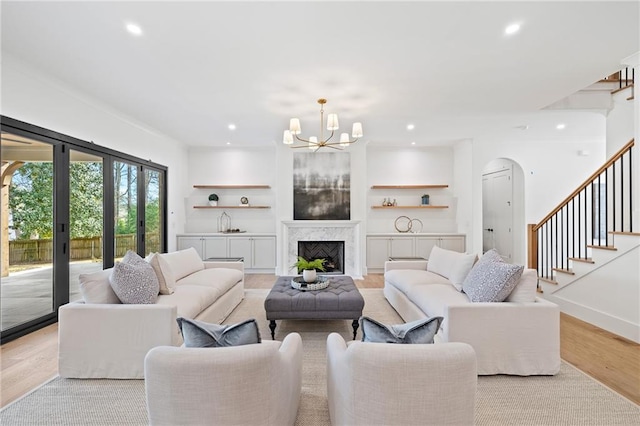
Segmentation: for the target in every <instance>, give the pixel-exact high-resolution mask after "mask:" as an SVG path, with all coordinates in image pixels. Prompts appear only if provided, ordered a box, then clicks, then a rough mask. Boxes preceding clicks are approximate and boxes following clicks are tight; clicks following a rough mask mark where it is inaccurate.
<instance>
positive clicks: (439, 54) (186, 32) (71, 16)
mask: <svg viewBox="0 0 640 426" xmlns="http://www.w3.org/2000/svg"><path fill="white" fill-rule="evenodd" d="M1 19H2V52H3V53H9V54H11V55H13V56H16V57H18V58H19V59H21V60H22V61H24V62H27V63H29V64H31V65H32V66H34V67H36V68H38V69H40V70H42V71H43V72H45V73H46V74H48V75H50V76H52V77H53V78H55V79H58V80H61V81H63V82H64V83H66V84H67V85H69V86H71V87H73V88H75V89H77V90H79V91H81V92H83V93H85V94H87V95H89V96H91V97H94V98H96V99H98V100H100V101H101V102H104V103H106V104H108V105H110V106H111V107H113V108H115V109H117V110H119V111H121V112H123V113H124V114H126V115H128V116H130V117H133V118H135V119H137V120H139V121H141V122H143V123H145V124H146V125H148V126H150V127H152V128H155V129H157V130H158V131H160V132H162V133H164V134H166V135H168V136H170V137H172V138H174V139H176V140H179V141H182V142H184V143H186V144H189V145H193V146H222V145H224V144H225V143H226V142H231V143H232V144H233V145H240V146H243V145H271V144H273V143H281V140H282V131H283V130H284V129H285V128H287V127H288V119H289V118H290V117H294V116H296V117H300V119H301V121H302V130H303V135H305V136H308V135H311V134H316V135H317V133H318V131H319V123H318V120H319V106H318V104H317V103H316V100H317V99H318V98H320V97H324V98H327V99H328V101H329V102H328V104H327V105H326V106H325V110H326V111H327V112H337V113H338V114H339V117H340V123H341V130H343V131H348V129H350V125H351V123H352V122H353V121H361V122H362V123H363V126H364V132H365V137H364V138H363V139H364V140H365V141H369V142H373V143H391V144H408V143H410V142H411V141H415V142H416V143H417V144H418V145H430V144H443V143H448V142H451V141H455V140H460V139H466V138H474V137H478V136H479V135H482V134H487V133H490V132H496V131H498V132H500V131H502V132H503V133H504V132H509V131H514V127H515V126H518V125H524V124H528V125H529V126H530V130H529V131H536V126H535V125H534V126H532V125H531V123H530V121H531V122H536V123H539V124H540V126H539V131H540V132H541V133H540V137H544V136H543V135H545V134H548V133H545V132H548V131H549V128H550V126H551V124H550V123H552V122H554V120H556V119H557V118H558V117H562V120H564V121H565V122H566V121H567V120H568V121H569V122H570V124H569V125H568V128H567V129H566V130H567V131H566V132H565V134H564V136H563V137H569V135H573V136H574V137H584V136H585V135H586V136H588V135H591V137H592V136H593V131H594V128H592V127H593V125H590V124H589V120H585V119H584V115H583V114H575V113H574V114H570V115H563V114H562V112H558V111H545V112H541V113H535V112H536V111H538V110H539V109H540V108H543V107H544V106H546V105H549V104H551V103H553V102H555V101H557V100H559V99H561V98H563V97H565V96H567V95H569V94H571V93H573V92H575V91H577V90H579V89H581V88H584V87H586V86H588V85H589V84H591V83H593V82H594V81H596V80H598V79H599V78H600V77H603V76H606V75H608V74H610V73H612V72H614V71H616V70H618V69H619V68H620V61H621V59H622V58H624V57H626V56H629V55H631V54H634V53H636V52H638V51H639V50H640V27H639V21H640V11H639V2H638V1H623V2H612V1H601V2H594V1H589V2H575V1H570V2H520V1H516V2H479V1H471V2H362V1H352V2H268V1H261V2H212V1H200V2H159V1H155V2H151V1H143V2H89V1H84V2H10V1H4V0H3V1H2V9H1ZM127 22H135V23H137V24H139V25H140V26H141V27H142V29H143V31H144V33H143V35H142V36H139V37H134V36H132V35H131V34H129V33H128V32H127V31H126V30H125V28H124V27H125V23H127ZM513 22H519V23H520V24H521V31H520V32H519V33H517V34H515V35H513V36H506V35H505V34H504V29H505V27H506V26H507V25H508V24H510V23H513ZM534 113H535V114H534ZM540 117H543V118H542V119H541V118H540ZM547 118H548V120H547ZM572 120H574V122H571V121H572ZM229 123H235V124H236V126H237V129H236V130H235V131H230V130H229V129H228V128H227V125H228V124H229ZM408 123H413V124H414V125H415V130H413V131H407V129H406V126H407V124H408ZM36 124H37V123H36ZM600 125H601V123H600ZM344 129H346V130H344ZM520 132H522V131H520ZM531 137H532V136H531V135H530V136H529V138H531ZM533 137H535V136H533Z"/></svg>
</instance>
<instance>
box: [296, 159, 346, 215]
mask: <svg viewBox="0 0 640 426" xmlns="http://www.w3.org/2000/svg"><path fill="white" fill-rule="evenodd" d="M293 219H294V220H349V219H351V157H350V155H349V153H348V152H308V153H307V152H304V153H302V152H296V153H294V154H293Z"/></svg>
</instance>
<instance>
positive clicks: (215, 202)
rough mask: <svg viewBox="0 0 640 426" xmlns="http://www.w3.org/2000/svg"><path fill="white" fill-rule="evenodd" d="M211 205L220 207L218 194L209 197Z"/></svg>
mask: <svg viewBox="0 0 640 426" xmlns="http://www.w3.org/2000/svg"><path fill="white" fill-rule="evenodd" d="M209 205H210V206H217V205H218V194H210V195H209Z"/></svg>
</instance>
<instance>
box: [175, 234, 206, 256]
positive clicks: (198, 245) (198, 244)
mask: <svg viewBox="0 0 640 426" xmlns="http://www.w3.org/2000/svg"><path fill="white" fill-rule="evenodd" d="M190 247H193V248H194V249H196V251H197V252H198V255H199V256H200V258H201V259H204V258H205V257H204V252H203V247H202V237H178V250H185V249H188V248H190Z"/></svg>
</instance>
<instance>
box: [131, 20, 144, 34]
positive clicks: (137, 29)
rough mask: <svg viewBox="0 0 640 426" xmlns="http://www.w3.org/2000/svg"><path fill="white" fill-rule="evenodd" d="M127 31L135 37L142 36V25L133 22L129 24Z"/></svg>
mask: <svg viewBox="0 0 640 426" xmlns="http://www.w3.org/2000/svg"><path fill="white" fill-rule="evenodd" d="M127 31H129V32H130V33H131V34H133V35H137V36H139V35H142V28H140V25H137V24H134V23H132V22H129V23H128V24H127Z"/></svg>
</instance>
